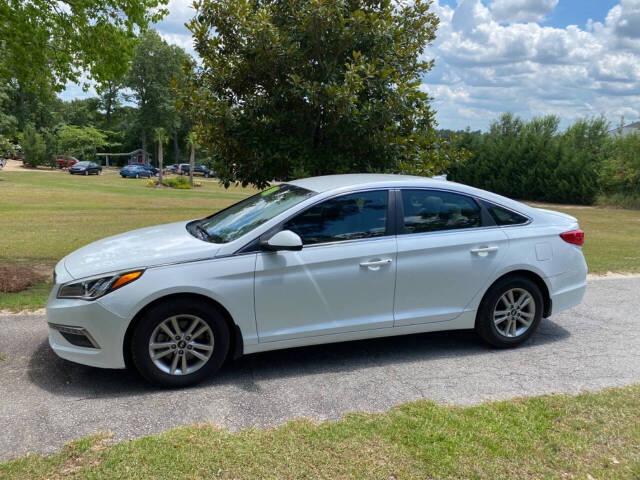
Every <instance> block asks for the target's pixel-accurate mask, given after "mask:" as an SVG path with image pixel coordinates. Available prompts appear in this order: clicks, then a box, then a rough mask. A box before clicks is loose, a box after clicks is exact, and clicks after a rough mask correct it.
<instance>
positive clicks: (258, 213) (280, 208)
mask: <svg viewBox="0 0 640 480" xmlns="http://www.w3.org/2000/svg"><path fill="white" fill-rule="evenodd" d="M313 195H315V192H312V191H311V190H307V189H305V188H301V187H296V186H294V185H287V184H282V185H278V186H275V187H271V188H269V189H267V190H265V191H264V192H260V193H258V194H257V195H254V196H252V197H249V198H246V199H244V200H242V201H241V202H238V203H236V204H235V205H232V206H230V207H229V208H226V209H225V210H222V211H220V212H218V213H216V214H214V215H212V216H210V217H207V218H204V219H202V220H200V221H199V222H198V223H197V224H196V228H197V230H198V231H199V232H200V233H201V234H205V232H206V238H205V239H206V240H208V241H210V242H213V243H227V242H231V241H233V240H235V239H237V238H240V237H241V236H242V235H244V234H245V233H248V232H250V231H251V230H253V229H255V228H257V227H258V226H260V225H262V224H263V223H265V222H267V221H269V220H271V219H272V218H274V217H276V216H278V215H280V214H281V213H282V212H284V211H286V210H288V209H289V208H291V207H293V206H294V205H296V204H298V203H300V202H302V201H303V200H305V199H307V198H309V197H311V196H313ZM194 234H196V235H198V233H197V232H194Z"/></svg>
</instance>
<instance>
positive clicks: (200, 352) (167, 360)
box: [149, 314, 214, 375]
mask: <svg viewBox="0 0 640 480" xmlns="http://www.w3.org/2000/svg"><path fill="white" fill-rule="evenodd" d="M213 348H214V338H213V331H212V330H211V327H210V326H209V324H208V323H207V322H205V321H204V320H203V319H201V318H200V317H196V316H195V315H186V314H185V315H174V316H172V317H169V318H167V319H166V320H163V321H162V322H161V323H160V324H159V325H158V326H157V327H156V328H155V329H154V331H153V333H152V334H151V338H150V339H149V356H150V357H151V361H152V362H153V363H154V365H155V366H156V367H158V368H159V369H160V370H161V371H163V372H165V373H168V374H170V375H188V374H190V373H193V372H195V371H197V370H199V369H200V368H202V367H203V366H204V365H205V364H206V363H207V362H208V361H209V359H210V358H211V355H212V353H213Z"/></svg>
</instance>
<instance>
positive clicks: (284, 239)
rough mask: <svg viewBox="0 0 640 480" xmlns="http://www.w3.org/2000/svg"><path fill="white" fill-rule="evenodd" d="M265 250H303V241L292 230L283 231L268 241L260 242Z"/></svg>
mask: <svg viewBox="0 0 640 480" xmlns="http://www.w3.org/2000/svg"><path fill="white" fill-rule="evenodd" d="M260 246H261V247H262V248H263V249H265V250H271V251H273V252H277V251H278V250H302V240H301V239H300V237H299V236H298V234H296V233H293V232H292V231H291V230H281V231H279V232H278V233H276V234H275V235H273V236H272V237H271V238H269V239H268V240H266V241H263V242H260Z"/></svg>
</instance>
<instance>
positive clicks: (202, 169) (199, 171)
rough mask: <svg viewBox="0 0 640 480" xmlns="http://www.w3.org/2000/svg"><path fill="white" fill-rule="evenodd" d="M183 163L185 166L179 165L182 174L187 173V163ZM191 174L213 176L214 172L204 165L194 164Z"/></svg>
mask: <svg viewBox="0 0 640 480" xmlns="http://www.w3.org/2000/svg"><path fill="white" fill-rule="evenodd" d="M185 165H186V166H181V167H180V170H181V171H182V174H183V175H189V164H188V163H187V164H185ZM193 175H194V176H196V175H202V176H203V177H205V178H209V177H213V176H214V172H213V170H211V169H210V168H209V167H207V166H206V165H201V164H196V165H195V166H194V167H193Z"/></svg>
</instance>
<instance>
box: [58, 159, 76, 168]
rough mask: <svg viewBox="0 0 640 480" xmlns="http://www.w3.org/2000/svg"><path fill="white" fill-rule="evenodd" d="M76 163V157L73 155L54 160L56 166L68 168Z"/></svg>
mask: <svg viewBox="0 0 640 480" xmlns="http://www.w3.org/2000/svg"><path fill="white" fill-rule="evenodd" d="M76 163H78V159H77V158H74V157H59V158H58V159H57V160H56V166H57V167H58V168H69V167H72V166H74V165H75V164H76Z"/></svg>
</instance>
